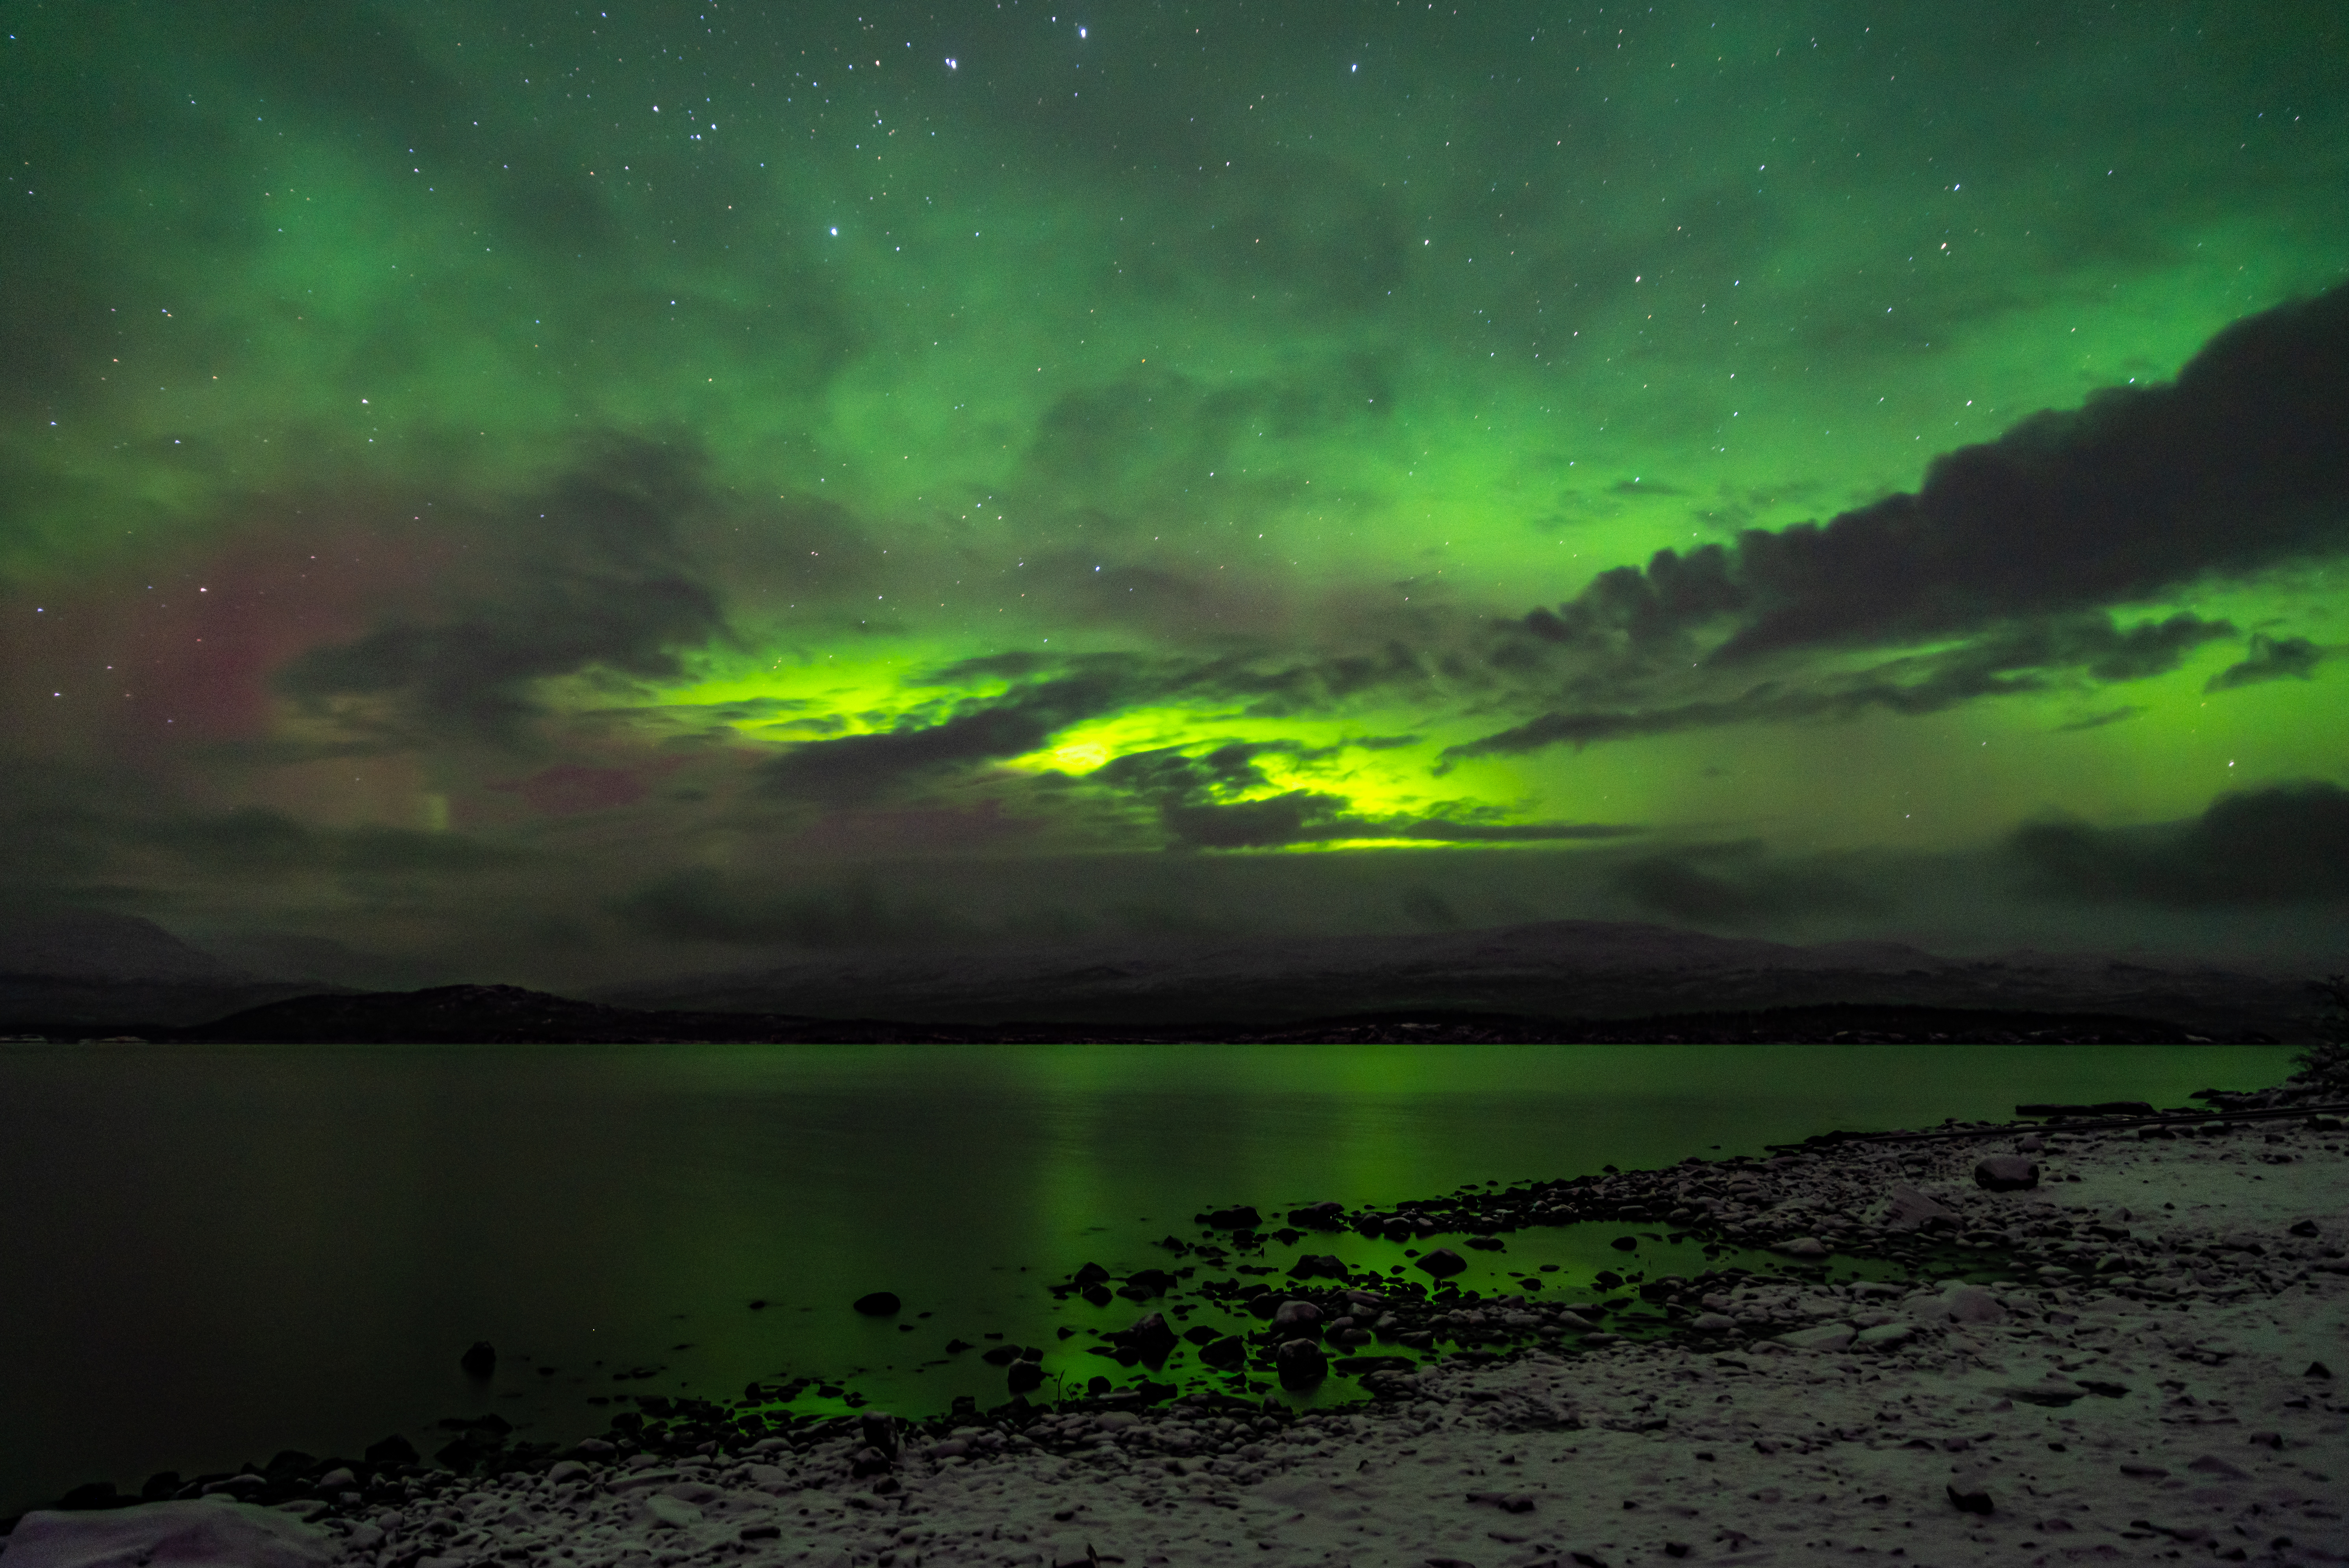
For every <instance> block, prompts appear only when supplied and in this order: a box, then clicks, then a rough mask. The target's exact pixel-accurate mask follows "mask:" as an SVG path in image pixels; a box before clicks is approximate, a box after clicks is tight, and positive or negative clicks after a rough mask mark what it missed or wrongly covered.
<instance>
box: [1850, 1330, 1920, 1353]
mask: <svg viewBox="0 0 2349 1568" xmlns="http://www.w3.org/2000/svg"><path fill="white" fill-rule="evenodd" d="M1916 1336H1917V1331H1916V1330H1915V1329H1913V1328H1910V1327H1909V1325H1908V1324H1905V1323H1879V1324H1877V1325H1876V1326H1875V1327H1874V1328H1863V1329H1861V1330H1860V1331H1859V1332H1858V1333H1857V1334H1854V1335H1853V1336H1852V1343H1853V1344H1854V1345H1858V1346H1859V1347H1860V1348H1861V1349H1863V1350H1889V1349H1891V1348H1892V1347H1893V1346H1894V1345H1906V1344H1907V1343H1908V1342H1909V1340H1911V1339H1914V1338H1915V1337H1916Z"/></svg>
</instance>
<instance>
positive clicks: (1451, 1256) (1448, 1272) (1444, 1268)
mask: <svg viewBox="0 0 2349 1568" xmlns="http://www.w3.org/2000/svg"><path fill="white" fill-rule="evenodd" d="M1419 1267H1420V1268H1421V1269H1423V1270H1424V1271H1426V1272H1428V1273H1430V1274H1433V1275H1434V1276H1435V1277H1436V1278H1437V1279H1439V1280H1448V1279H1450V1278H1451V1277H1452V1276H1453V1275H1454V1274H1456V1273H1459V1272H1462V1271H1463V1270H1464V1269H1466V1268H1467V1267H1468V1260H1467V1259H1465V1258H1464V1257H1462V1256H1461V1255H1460V1254H1459V1253H1457V1252H1455V1251H1453V1250H1452V1249H1451V1248H1449V1247H1438V1248H1436V1249H1435V1250H1434V1251H1432V1252H1430V1253H1428V1254H1427V1255H1426V1256H1425V1257H1423V1258H1422V1259H1420V1260H1419Z"/></svg>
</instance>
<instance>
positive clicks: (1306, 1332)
mask: <svg viewBox="0 0 2349 1568" xmlns="http://www.w3.org/2000/svg"><path fill="white" fill-rule="evenodd" d="M1321 1318H1322V1313H1321V1309H1320V1308H1319V1307H1318V1306H1315V1305H1314V1304H1313V1303H1311V1302H1283V1303H1280V1306H1279V1307H1278V1310H1276V1311H1275V1312H1274V1313H1273V1314H1272V1326H1273V1329H1274V1331H1275V1332H1276V1333H1278V1334H1281V1335H1282V1337H1283V1338H1287V1339H1298V1338H1307V1337H1310V1338H1319V1336H1320V1334H1321Z"/></svg>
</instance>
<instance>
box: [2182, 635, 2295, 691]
mask: <svg viewBox="0 0 2349 1568" xmlns="http://www.w3.org/2000/svg"><path fill="white" fill-rule="evenodd" d="M2323 658H2324V652H2323V649H2320V648H2318V647H2317V646H2316V644H2314V643H2313V642H2311V641H2309V640H2308V639H2306V638H2304V637H2285V638H2273V637H2268V636H2266V635H2264V634H2254V635H2253V636H2252V638H2251V654H2250V657H2248V658H2246V659H2244V660H2243V661H2242V662H2241V663H2240V664H2230V665H2229V666H2228V667H2227V668H2226V669H2224V670H2220V671H2219V673H2218V674H2216V675H2213V676H2212V677H2210V680H2209V684H2208V685H2206V686H2204V687H2203V688H2202V690H2204V691H2233V690H2234V689H2235V688H2236V687H2238V686H2256V685H2258V684H2259V683H2260V682H2261V681H2262V680H2285V679H2287V678H2291V679H2296V680H2307V679H2308V678H2309V677H2310V676H2312V675H2313V674H2315V673H2316V666H2317V664H2318V663H2319V661H2321V660H2322V659H2323Z"/></svg>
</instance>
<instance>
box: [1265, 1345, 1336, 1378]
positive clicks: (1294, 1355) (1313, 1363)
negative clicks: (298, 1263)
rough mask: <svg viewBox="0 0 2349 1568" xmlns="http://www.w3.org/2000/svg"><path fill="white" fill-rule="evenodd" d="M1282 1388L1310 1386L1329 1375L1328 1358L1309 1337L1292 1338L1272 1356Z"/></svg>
mask: <svg viewBox="0 0 2349 1568" xmlns="http://www.w3.org/2000/svg"><path fill="white" fill-rule="evenodd" d="M1273 1366H1274V1368H1275V1369H1276V1370H1277V1371H1278V1373H1279V1374H1280V1386H1282V1387H1283V1388H1310V1387H1312V1386H1313V1385H1315V1384H1316V1383H1319V1382H1320V1381H1321V1380H1322V1379H1323V1378H1324V1377H1327V1376H1329V1375H1330V1358H1329V1357H1328V1356H1326V1355H1322V1354H1321V1347H1320V1346H1319V1345H1316V1344H1314V1343H1313V1342H1312V1341H1311V1340H1309V1339H1292V1340H1290V1341H1289V1342H1288V1344H1286V1345H1282V1346H1281V1347H1280V1349H1279V1350H1278V1352H1276V1353H1275V1354H1274V1356H1273Z"/></svg>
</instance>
